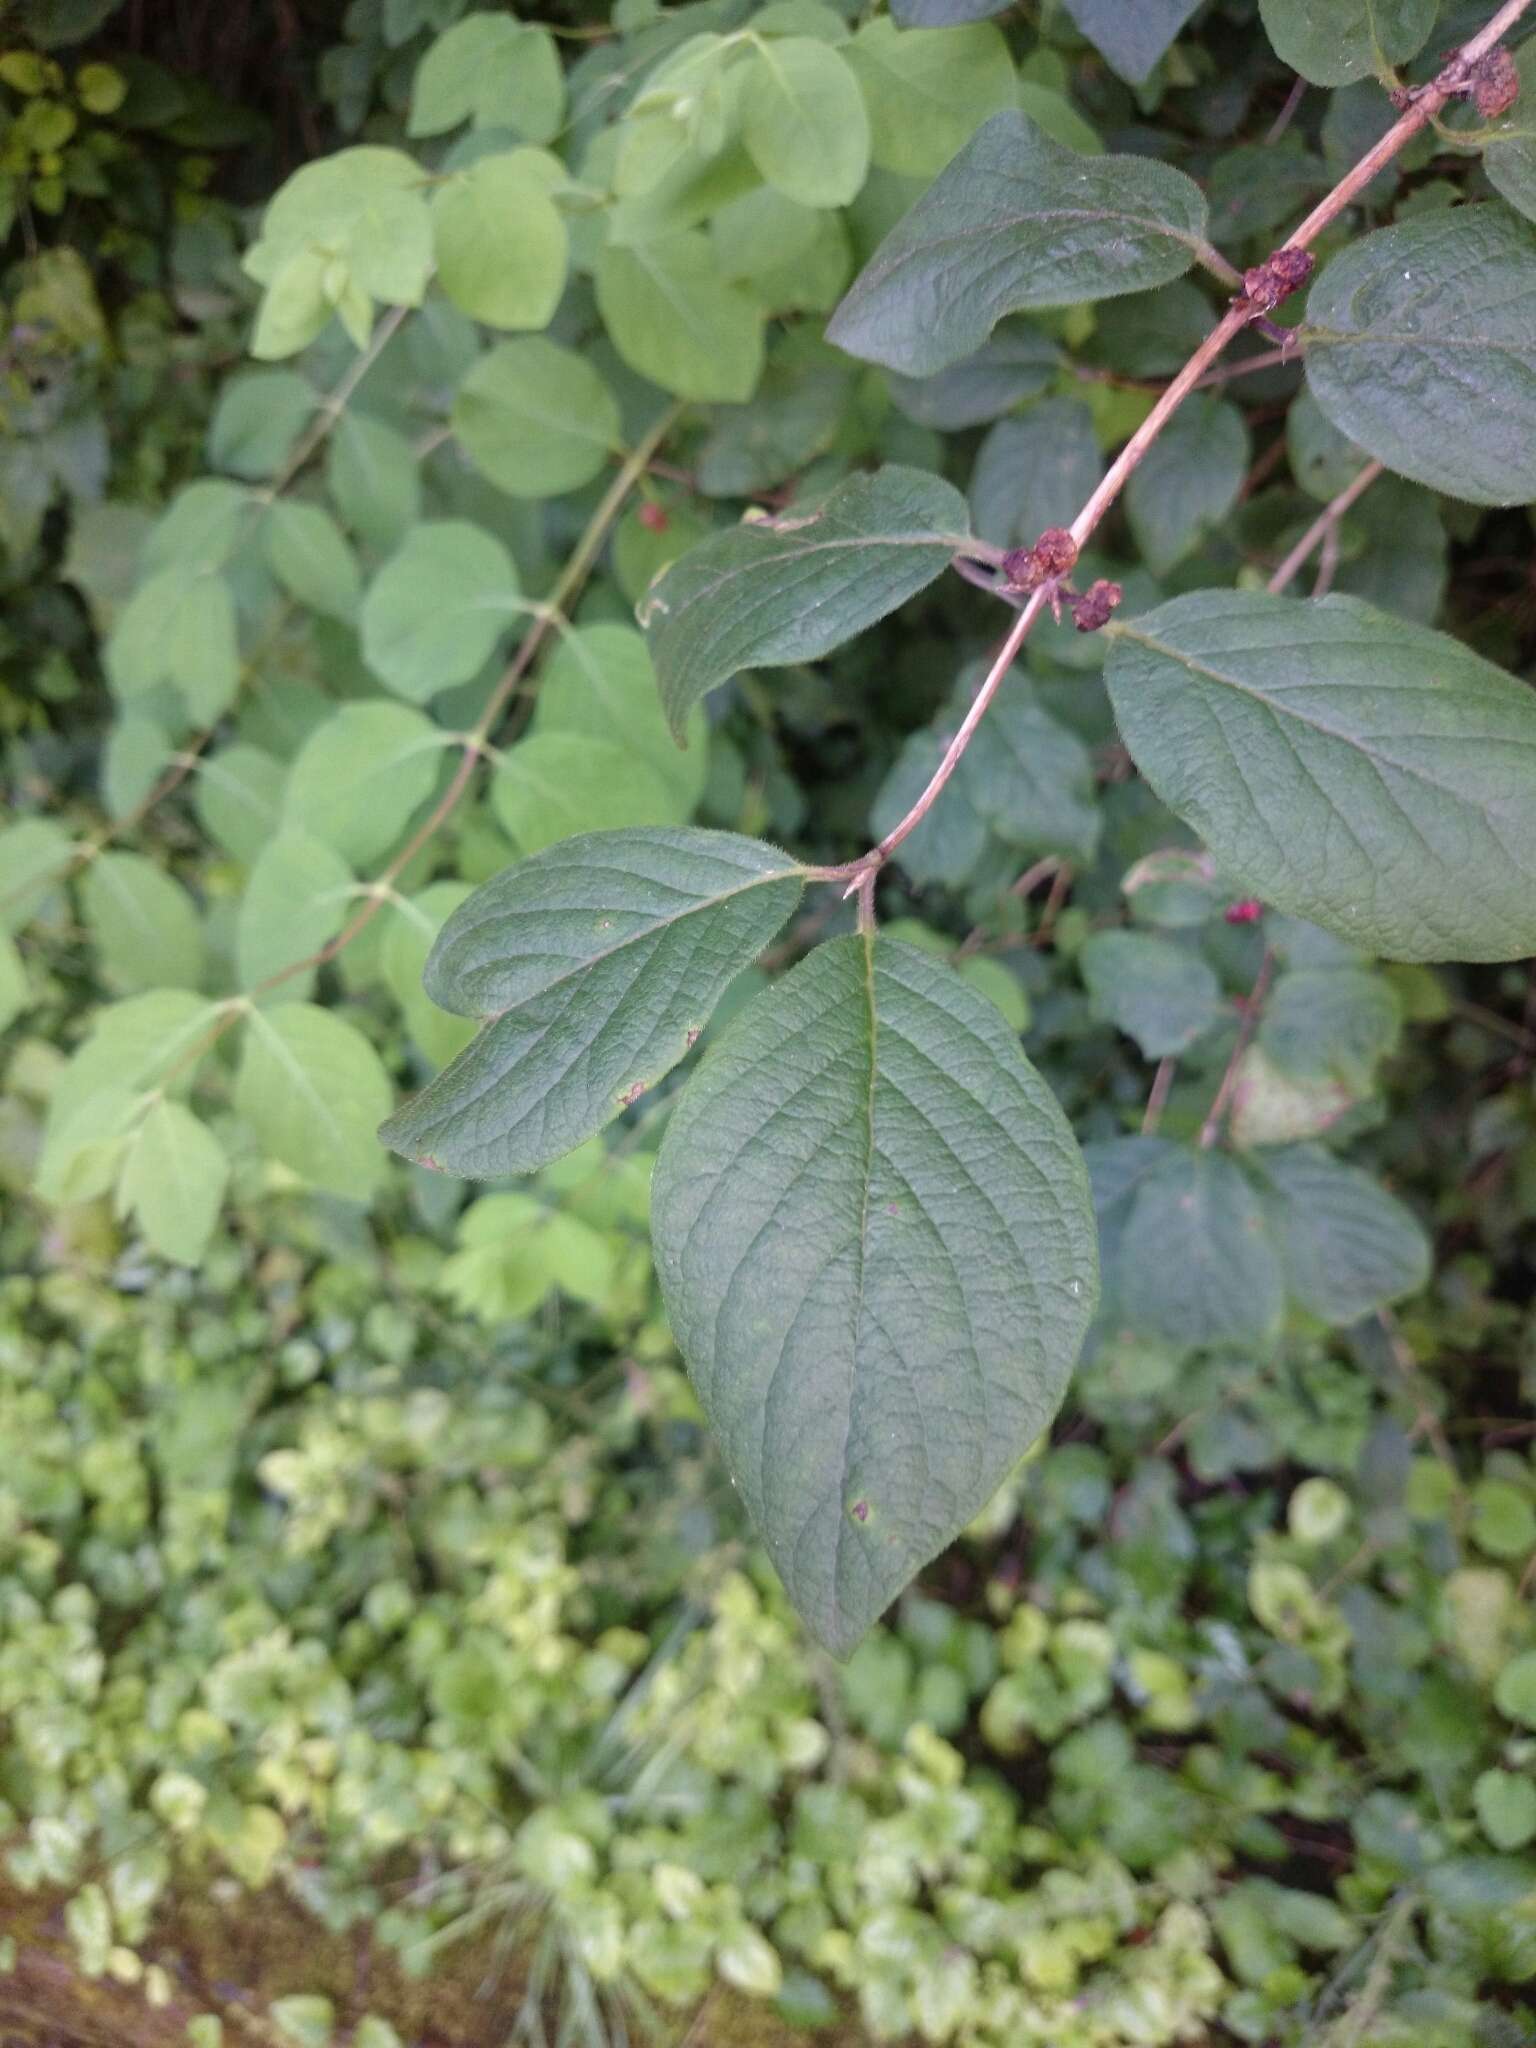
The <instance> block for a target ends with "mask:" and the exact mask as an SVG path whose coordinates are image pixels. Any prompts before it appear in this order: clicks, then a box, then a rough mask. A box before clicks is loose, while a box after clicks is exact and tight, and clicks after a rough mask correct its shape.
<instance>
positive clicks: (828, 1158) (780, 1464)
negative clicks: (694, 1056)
mask: <svg viewBox="0 0 1536 2048" xmlns="http://www.w3.org/2000/svg"><path fill="white" fill-rule="evenodd" d="M652 1218H653V1235H654V1241H655V1247H656V1261H657V1271H658V1274H659V1276H660V1279H661V1284H662V1292H663V1295H664V1298H665V1301H666V1305H667V1312H668V1315H669V1317H670V1318H671V1322H672V1327H673V1329H674V1331H675V1332H676V1334H677V1338H678V1342H679V1345H680V1347H681V1349H682V1352H683V1355H684V1357H685V1359H686V1360H687V1363H688V1368H689V1372H690V1375H691V1377H692V1379H693V1383H694V1386H695V1388H696V1389H697V1391H698V1394H699V1398H700V1401H701V1402H702V1404H703V1406H704V1409H705V1412H706V1414H707V1415H708V1417H709V1420H710V1423H711V1425H712V1427H713V1430H714V1433H715V1436H716V1439H717V1440H718V1442H719V1444H720V1446H721V1449H722V1451H723V1453H724V1456H725V1461H726V1464H727V1466H728V1467H729V1470H730V1473H731V1476H732V1478H733V1479H734V1481H735V1483H736V1485H737V1487H738V1488H739V1490H740V1492H741V1494H742V1496H743V1498H744V1500H745V1501H746V1505H747V1509H748V1512H749V1513H750V1515H751V1517H752V1520H753V1523H754V1525H755V1527H756V1529H757V1532H758V1534H759V1535H760V1536H761V1538H762V1539H763V1541H764V1543H765V1544H766V1546H767V1549H768V1553H769V1555H770V1557H771V1558H772V1559H773V1562H774V1564H775V1565H776V1567H777V1568H778V1571H779V1573H780V1575H781V1577H782V1578H783V1579H784V1582H785V1585H786V1587H787V1588H788V1591H789V1595H790V1598H791V1599H792V1600H793V1601H794V1603H795V1606H796V1608H797V1609H798V1611H799V1613H800V1614H801V1616H802V1618H803V1619H804V1621H805V1622H806V1625H807V1627H808V1628H809V1629H810V1630H811V1631H812V1632H813V1634H814V1635H815V1636H816V1637H817V1638H818V1639H819V1640H820V1641H821V1642H823V1643H824V1644H826V1645H827V1647H828V1648H829V1649H831V1650H832V1651H833V1652H834V1653H835V1654H837V1655H839V1656H846V1655H847V1654H848V1653H849V1652H850V1651H851V1650H852V1649H853V1647H854V1645H855V1644H856V1643H857V1642H858V1640H859V1639H860V1637H861V1636H862V1635H863V1634H864V1633H865V1631H866V1630H867V1629H868V1628H869V1627H870V1625H871V1624H872V1623H873V1622H875V1621H876V1620H878V1618H879V1616H880V1614H881V1613H882V1612H883V1610H884V1609H885V1607H886V1606H887V1605H888V1604H889V1602H890V1601H891V1600H892V1599H893V1598H894V1597H895V1595H896V1594H897V1593H898V1592H899V1591H900V1590H901V1588H902V1587H903V1586H904V1585H905V1584H906V1583H907V1581H908V1580H909V1579H910V1578H911V1577H912V1575H913V1574H914V1573H915V1572H916V1571H917V1570H918V1569H919V1568H920V1567H921V1566H922V1565H924V1564H926V1563H927V1562H928V1561H929V1559H930V1558H932V1557H934V1556H936V1555H937V1554H938V1552H939V1551H940V1550H942V1549H943V1548H944V1546H945V1545H946V1544H947V1543H949V1542H950V1541H951V1540H952V1539H953V1538H954V1537H955V1536H957V1535H958V1534H959V1533H960V1531H961V1529H962V1528H964V1526H965V1525H966V1523H967V1522H968V1521H970V1520H971V1518H972V1517H973V1516H974V1515H975V1514H977V1513H978V1512H979V1510H980V1509H981V1508H982V1507H984V1506H985V1505H986V1502H987V1501H988V1499H989V1498H990V1496H991V1495H992V1493H993V1492H994V1491H995V1489H996V1488H997V1486H998V1485H999V1483H1000V1482H1001V1481H1002V1480H1003V1479H1004V1478H1005V1477H1006V1476H1007V1474H1008V1472H1009V1471H1010V1469H1011V1468H1012V1466H1013V1465H1014V1464H1015V1463H1016V1462H1017V1460H1018V1459H1019V1458H1020V1457H1021V1456H1022V1455H1023V1453H1024V1452H1025V1451H1026V1450H1027V1449H1028V1447H1029V1445H1030V1444H1031V1443H1032V1442H1033V1441H1034V1440H1035V1439H1036V1437H1038V1436H1039V1434H1040V1432H1041V1431H1042V1430H1043V1429H1045V1428H1046V1426H1047V1425H1048V1424H1049V1422H1050V1420H1051V1417H1052V1415H1053V1414H1054V1413H1055V1410H1056V1407H1057V1404H1058V1402H1059V1401H1060V1399H1061V1396H1062V1393H1063V1391H1064V1389H1065V1386H1066V1383H1067V1379H1068V1376H1069V1375H1070V1373H1071V1370H1072V1366H1073V1363H1074V1362H1075V1360H1076V1357H1077V1352H1078V1347H1079V1345H1080V1343H1081V1341H1082V1337H1083V1333H1084V1330H1085V1329H1086V1327H1087V1323H1088V1319H1089V1317H1090V1316H1091V1314H1092V1312H1093V1306H1094V1301H1095V1297H1096V1294H1097V1276H1096V1270H1095V1269H1096V1260H1095V1248H1094V1233H1093V1219H1092V1212H1091V1209H1090V1206H1089V1201H1088V1188H1087V1179H1086V1175H1085V1174H1084V1171H1083V1165H1082V1159H1081V1155H1080V1154H1079V1152H1078V1150H1077V1147H1076V1145H1075V1143H1074V1142H1073V1139H1072V1134H1071V1131H1070V1129H1069V1127H1068V1125H1067V1122H1066V1119H1065V1117H1064V1116H1063V1115H1062V1113H1061V1111H1060V1109H1059V1108H1058V1107H1057V1104H1056V1100H1055V1098H1054V1096H1053V1095H1052V1094H1051V1092H1050V1090H1049V1089H1048V1088H1047V1087H1046V1085H1045V1083H1044V1082H1043V1081H1042V1080H1041V1079H1040V1077H1039V1076H1038V1075H1037V1074H1036V1073H1035V1071H1034V1069H1033V1068H1032V1067H1031V1066H1030V1065H1029V1063H1028V1061H1027V1060H1026V1059H1025V1058H1024V1055H1023V1053H1022V1052H1021V1051H1020V1049H1019V1045H1018V1041H1017V1039H1016V1038H1015V1037H1014V1035H1013V1034H1012V1033H1011V1032H1010V1031H1009V1030H1008V1028H1007V1026H1006V1025H1005V1024H1004V1022H1003V1020H1002V1019H1001V1018H1000V1017H999V1016H998V1014H997V1012H996V1010H995V1009H994V1008H993V1007H992V1005H991V1004H990V1003H989V1002H988V1001H987V999H986V998H985V997H984V996H982V995H981V994H979V993H978V992H977V991H976V990H974V989H972V988H970V987H968V986H967V985H966V983H965V982H964V981H962V980H961V979H960V978H959V977H958V976H957V975H955V974H954V973H952V972H951V971H950V970H949V969H947V968H945V967H943V966H942V965H940V964H939V963H938V962H936V961H934V960H932V959H930V958H928V957H927V956H926V955H925V954H923V953H920V952H918V951H916V950H915V949H914V948H912V947H910V946H903V945H901V944H899V943H897V942H894V941H892V940H889V939H867V938H864V937H854V938H846V939H834V940H831V941H829V942H828V943H827V944H825V945H823V946H820V947H818V948H817V949H816V951H815V952H814V953H812V954H811V955H810V957H809V958H808V959H806V960H804V961H802V962H801V963H800V965H799V966H798V967H796V968H795V969H793V970H792V971H791V972H790V973H789V974H788V975H786V976H785V977H784V978H783V979H782V980H781V981H779V982H778V983H776V984H775V985H774V986H773V987H772V988H771V989H769V990H768V991H767V992H766V993H765V994H763V995H761V996H759V997H758V998H757V1000H756V1001H755V1002H754V1003H753V1004H752V1005H751V1006H750V1007H749V1008H748V1009H747V1010H745V1011H743V1012H742V1013H741V1014H740V1015H739V1016H738V1017H737V1018H736V1019H734V1021H733V1022H732V1024H731V1026H730V1028H729V1029H728V1030H727V1031H726V1033H725V1034H724V1035H723V1036H722V1038H721V1039H720V1041H719V1043H718V1044H717V1045H716V1046H715V1048H714V1050H713V1051H712V1052H711V1053H710V1054H709V1056H708V1057H707V1058H706V1059H705V1061H704V1064H703V1066H702V1067H701V1069H700V1071H699V1073H698V1074H697V1075H696V1076H695V1077H694V1080H693V1081H692V1083H691V1085H690V1086H689V1088H688V1090H687V1091H686V1092H685V1094H684V1096H683V1098H682V1102H681V1105H680V1107H679V1108H678V1109H677V1110H676V1111H674V1113H673V1116H672V1121H671V1123H670V1126H669V1128H668V1131H667V1135H666V1138H665V1139H664V1141H663V1144H662V1149H661V1155H660V1157H659V1159H658V1161H657V1167H656V1175H655V1181H654V1184H653V1189H652Z"/></svg>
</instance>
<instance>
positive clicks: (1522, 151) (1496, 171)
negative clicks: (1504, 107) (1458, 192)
mask: <svg viewBox="0 0 1536 2048" xmlns="http://www.w3.org/2000/svg"><path fill="white" fill-rule="evenodd" d="M1517 62H1518V67H1519V72H1520V97H1519V98H1518V99H1517V100H1516V101H1515V104H1514V106H1513V108H1512V109H1511V110H1510V112H1509V113H1508V114H1506V115H1505V116H1504V118H1503V120H1502V121H1500V122H1499V123H1498V124H1497V126H1496V128H1495V130H1494V133H1493V136H1492V137H1491V139H1490V140H1489V142H1488V144H1487V146H1486V148H1485V149H1484V151H1483V169H1484V170H1485V171H1486V172H1487V173H1488V179H1489V182H1490V183H1491V185H1492V186H1493V189H1494V190H1495V192H1497V193H1498V194H1499V196H1500V198H1502V199H1507V200H1508V201H1509V203H1510V205H1511V206H1513V207H1515V208H1516V209H1517V210H1518V211H1519V212H1521V213H1523V214H1524V215H1525V217H1526V219H1527V220H1536V36H1532V37H1530V38H1529V39H1528V40H1527V41H1526V42H1524V43H1522V44H1521V45H1520V49H1519V52H1518V56H1517Z"/></svg>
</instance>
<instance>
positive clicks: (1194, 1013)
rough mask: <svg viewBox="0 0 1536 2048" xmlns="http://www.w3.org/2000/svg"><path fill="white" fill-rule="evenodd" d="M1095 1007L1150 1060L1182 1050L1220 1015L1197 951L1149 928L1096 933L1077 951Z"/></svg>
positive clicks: (1213, 983)
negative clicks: (1159, 936) (1137, 930)
mask: <svg viewBox="0 0 1536 2048" xmlns="http://www.w3.org/2000/svg"><path fill="white" fill-rule="evenodd" d="M1077 960H1078V966H1079V968H1080V969H1081V970H1082V976H1083V981H1084V984H1085V986H1086V987H1087V990H1088V993H1089V995H1090V996H1092V998H1093V1005H1094V1008H1095V1009H1096V1010H1097V1011H1098V1013H1099V1015H1100V1016H1102V1017H1107V1018H1108V1019H1109V1021H1110V1022H1111V1023H1112V1024H1114V1025H1115V1026H1117V1028H1118V1029H1119V1030H1121V1031H1123V1032H1124V1033H1125V1034H1126V1036H1127V1037H1128V1038H1134V1039H1135V1041H1136V1043H1137V1045H1138V1046H1140V1048H1141V1050H1142V1052H1143V1053H1144V1054H1145V1055H1146V1057H1147V1058H1148V1059H1149V1060H1160V1059H1166V1058H1167V1057H1168V1056H1169V1055H1170V1054H1173V1053H1181V1052H1184V1051H1186V1050H1187V1049H1188V1047H1190V1046H1191V1045H1193V1044H1194V1042H1195V1040H1196V1039H1197V1038H1199V1037H1200V1036H1201V1035H1202V1033H1204V1032H1206V1031H1209V1030H1210V1028H1211V1026H1212V1025H1213V1024H1216V1023H1218V1022H1219V1021H1220V1019H1221V1017H1222V1016H1223V1014H1224V1011H1223V1006H1222V1001H1221V985H1220V983H1219V982H1218V981H1217V979H1216V977H1215V975H1214V974H1213V973H1212V972H1211V970H1210V968H1209V967H1207V966H1206V964H1205V962H1204V961H1203V960H1202V959H1201V958H1200V956H1199V954H1198V953H1195V952H1192V951H1191V950H1190V948H1189V947H1187V946H1179V945H1175V944H1174V942H1173V941H1172V940H1171V939H1161V938H1158V937H1157V936H1156V935H1155V934H1153V933H1151V932H1123V931H1108V932H1095V933H1094V934H1093V935H1092V936H1091V937H1090V938H1089V939H1088V940H1087V941H1086V943H1085V944H1084V946H1083V949H1082V951H1081V952H1080V953H1079V954H1078V956H1077Z"/></svg>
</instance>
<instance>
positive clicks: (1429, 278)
mask: <svg viewBox="0 0 1536 2048" xmlns="http://www.w3.org/2000/svg"><path fill="white" fill-rule="evenodd" d="M1305 332H1306V340H1307V358H1306V360H1307V382H1308V384H1309V385H1310V387H1311V389H1312V392H1313V395H1314V396H1315V398H1316V399H1317V402H1318V404H1319V405H1320V406H1321V407H1322V408H1323V411H1324V412H1325V413H1326V414H1327V415H1328V417H1329V419H1331V420H1332V422H1333V424H1334V425H1335V426H1336V427H1337V428H1338V429H1339V431H1340V433H1342V434H1347V435H1348V436H1349V438H1350V440H1352V441H1355V442H1358V443H1359V445H1360V446H1361V447H1362V448H1364V449H1365V450H1366V451H1367V452H1368V453H1369V454H1371V455H1374V456H1376V457H1377V458H1378V460H1380V461H1382V462H1384V463H1386V465H1387V467H1388V468H1389V469H1395V470H1398V471H1400V472H1401V474H1402V475H1404V476H1408V477H1412V478H1413V479H1414V481H1415V482H1416V483H1421V484H1429V485H1430V486H1431V487H1432V488H1433V489H1435V490H1440V491H1448V492H1450V494H1451V496H1452V497H1455V498H1467V499H1470V500H1471V502H1472V503H1473V504H1474V505H1518V504H1523V503H1525V502H1526V501H1527V500H1529V499H1531V498H1536V227H1533V226H1532V225H1531V223H1530V222H1529V221H1525V220H1522V219H1520V217H1519V216H1518V215H1517V214H1513V213H1511V212H1510V211H1509V210H1508V208H1507V207H1504V206H1500V205H1498V204H1497V203H1496V202H1494V203H1491V204H1489V205H1486V206H1458V207H1456V208H1455V209H1454V211H1452V212H1449V213H1435V214H1426V215H1424V216H1423V217H1422V218H1420V219H1417V220H1409V221H1404V222H1402V223H1401V224H1400V225H1399V226H1397V227H1392V228H1382V229H1381V230H1380V231H1379V232H1378V233H1376V234H1374V235H1367V236H1365V237H1364V239H1363V240H1361V241H1359V242H1356V243H1354V244H1353V245H1352V246H1351V247H1350V248H1347V249H1345V250H1344V251H1343V252H1342V253H1341V254H1340V255H1338V256H1335V257H1334V259H1333V261H1332V262H1331V263H1330V264H1329V265H1328V267H1327V269H1326V270H1325V271H1324V272H1323V274H1322V276H1321V277H1320V278H1319V279H1318V281H1317V283H1316V284H1315V285H1314V286H1313V287H1312V293H1311V296H1310V298H1309V299H1308V302H1307V318H1306V327H1305Z"/></svg>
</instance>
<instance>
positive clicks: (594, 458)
mask: <svg viewBox="0 0 1536 2048" xmlns="http://www.w3.org/2000/svg"><path fill="white" fill-rule="evenodd" d="M452 424H453V431H454V434H455V436H456V437H457V439H458V442H459V445H460V447H461V448H462V449H463V450H464V453H465V454H466V455H467V456H468V457H469V459H470V461H471V462H472V463H473V464H474V465H475V467H476V469H478V470H479V471H480V472H481V474H482V475H483V476H488V477H489V478H490V480H491V482H492V483H493V484H496V485H497V486H499V488H500V489H502V490H504V491H506V492H508V493H509V494H510V495H511V496H512V497H514V498H553V497H558V496H559V494H560V493H561V492H562V491H574V490H577V489H579V488H580V486H581V485H582V484H585V483H590V482H591V481H592V479H593V477H595V476H596V475H597V474H598V472H599V471H600V470H601V469H602V467H603V465H604V463H605V462H607V460H608V458H609V456H610V455H611V454H612V453H613V452H614V450H615V449H616V448H618V446H619V444H620V441H621V438H622V428H621V425H620V421H619V408H618V403H617V401H616V400H615V398H614V396H613V393H612V392H611V391H610V390H609V388H608V386H607V385H606V384H605V383H604V382H603V380H602V378H601V377H600V376H599V375H598V373H597V371H596V370H594V369H593V367H592V365H591V364H590V363H588V362H586V361H585V360H584V359H583V358H582V357H581V356H579V355H577V354H576V353H575V352H574V350H572V349H568V348H560V347H559V346H557V344H556V343H554V342H552V341H544V340H528V341H503V342H498V343H497V345H496V347H495V348H493V349H491V350H489V352H488V353H487V354H485V355H484V356H482V357H481V359H480V361H479V362H478V363H476V365H475V367H474V368H473V369H472V370H471V371H470V372H469V375H468V376H467V377H465V379H464V381H463V382H462V383H461V384H460V386H459V390H458V395H457V396H456V397H455V399H454V401H453V419H452Z"/></svg>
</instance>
